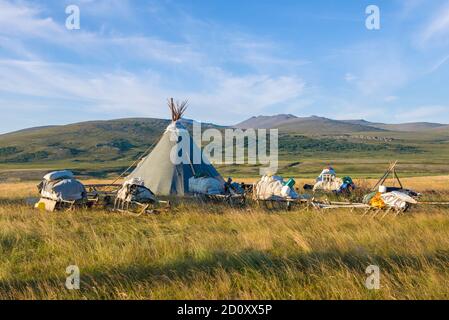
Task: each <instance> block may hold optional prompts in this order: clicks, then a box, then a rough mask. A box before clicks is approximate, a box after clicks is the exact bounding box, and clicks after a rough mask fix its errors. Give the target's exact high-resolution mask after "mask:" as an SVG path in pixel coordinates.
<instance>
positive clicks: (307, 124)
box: [235, 115, 383, 134]
mask: <svg viewBox="0 0 449 320" xmlns="http://www.w3.org/2000/svg"><path fill="white" fill-rule="evenodd" d="M235 127H236V128H241V129H247V128H254V129H271V128H277V129H279V130H281V131H288V132H295V133H302V134H332V133H354V132H370V131H383V129H380V128H376V127H372V126H369V125H364V124H361V123H349V122H345V121H338V120H332V119H328V118H324V117H317V116H311V117H296V116H293V115H275V116H258V117H252V118H250V119H248V120H246V121H243V122H241V123H238V124H236V125H235Z"/></svg>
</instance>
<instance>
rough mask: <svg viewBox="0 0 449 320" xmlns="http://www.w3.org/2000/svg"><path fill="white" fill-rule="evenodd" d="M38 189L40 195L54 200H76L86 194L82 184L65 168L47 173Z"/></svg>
mask: <svg viewBox="0 0 449 320" xmlns="http://www.w3.org/2000/svg"><path fill="white" fill-rule="evenodd" d="M38 189H39V192H40V194H41V197H43V198H46V199H50V200H54V201H77V200H82V199H85V198H86V195H87V192H86V189H85V188H84V185H83V184H82V183H81V182H79V181H78V180H76V179H75V178H74V177H73V173H72V172H70V171H67V170H64V171H54V172H50V173H48V174H47V175H45V177H44V180H43V181H42V182H41V183H40V184H39V185H38Z"/></svg>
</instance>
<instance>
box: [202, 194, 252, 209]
mask: <svg viewBox="0 0 449 320" xmlns="http://www.w3.org/2000/svg"><path fill="white" fill-rule="evenodd" d="M193 196H194V197H195V199H198V200H199V201H201V202H203V203H205V202H215V203H225V204H228V205H230V206H231V207H243V206H245V204H246V196H245V194H204V193H194V194H193Z"/></svg>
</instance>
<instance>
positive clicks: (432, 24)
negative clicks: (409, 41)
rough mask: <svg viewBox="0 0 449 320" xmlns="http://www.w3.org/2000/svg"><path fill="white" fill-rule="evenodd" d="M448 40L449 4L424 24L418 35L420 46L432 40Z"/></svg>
mask: <svg viewBox="0 0 449 320" xmlns="http://www.w3.org/2000/svg"><path fill="white" fill-rule="evenodd" d="M448 38H449V2H446V3H445V4H444V5H443V6H441V7H440V8H439V9H438V11H437V13H436V14H434V15H433V16H432V18H431V19H430V20H429V21H428V22H427V23H426V25H425V26H424V28H423V30H422V31H421V33H420V34H419V42H420V44H421V45H425V44H428V42H429V41H432V40H440V41H441V40H442V39H444V40H447V39H448Z"/></svg>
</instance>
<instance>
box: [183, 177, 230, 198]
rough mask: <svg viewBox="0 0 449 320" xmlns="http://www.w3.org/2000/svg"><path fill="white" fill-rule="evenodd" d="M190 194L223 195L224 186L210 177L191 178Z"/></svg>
mask: <svg viewBox="0 0 449 320" xmlns="http://www.w3.org/2000/svg"><path fill="white" fill-rule="evenodd" d="M189 192H190V193H200V194H210V195H214V194H223V193H224V184H223V183H222V182H221V181H219V180H217V179H215V178H210V177H203V178H195V177H191V178H190V179H189Z"/></svg>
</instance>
